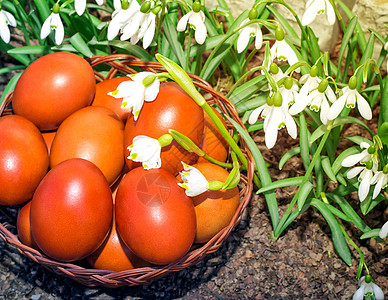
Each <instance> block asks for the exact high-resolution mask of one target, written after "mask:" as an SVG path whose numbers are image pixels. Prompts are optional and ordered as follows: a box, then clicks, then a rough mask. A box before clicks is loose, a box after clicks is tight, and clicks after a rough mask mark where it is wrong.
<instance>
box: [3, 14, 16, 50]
mask: <svg viewBox="0 0 388 300" xmlns="http://www.w3.org/2000/svg"><path fill="white" fill-rule="evenodd" d="M8 26H12V27H16V20H15V17H14V16H13V15H12V14H11V13H9V12H8V11H5V10H4V9H1V8H0V37H1V39H2V40H3V41H4V42H5V43H9V41H10V39H11V33H10V31H9V28H8Z"/></svg>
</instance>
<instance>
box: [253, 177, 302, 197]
mask: <svg viewBox="0 0 388 300" xmlns="http://www.w3.org/2000/svg"><path fill="white" fill-rule="evenodd" d="M302 181H303V177H302V176H298V177H291V178H285V179H281V180H277V181H274V182H272V183H270V184H268V185H265V186H263V187H262V188H261V189H259V190H258V191H257V192H256V194H261V193H264V192H268V191H271V190H274V189H278V188H283V187H287V186H292V185H300V184H301V183H302Z"/></svg>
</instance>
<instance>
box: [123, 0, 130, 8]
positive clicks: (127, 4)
mask: <svg viewBox="0 0 388 300" xmlns="http://www.w3.org/2000/svg"><path fill="white" fill-rule="evenodd" d="M128 8H129V1H128V0H123V1H122V2H121V9H122V10H127V9H128Z"/></svg>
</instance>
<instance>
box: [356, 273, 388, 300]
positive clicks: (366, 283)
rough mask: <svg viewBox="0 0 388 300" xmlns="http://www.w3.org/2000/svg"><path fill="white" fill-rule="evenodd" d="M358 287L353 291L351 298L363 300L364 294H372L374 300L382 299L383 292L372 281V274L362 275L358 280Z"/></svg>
mask: <svg viewBox="0 0 388 300" xmlns="http://www.w3.org/2000/svg"><path fill="white" fill-rule="evenodd" d="M358 285H359V286H360V288H359V289H358V290H357V291H356V292H355V293H354V295H353V300H363V299H364V296H365V295H369V296H372V295H374V299H376V300H384V293H383V291H382V290H381V288H380V287H379V286H378V285H377V284H375V283H373V282H372V276H370V275H369V274H368V275H366V276H362V277H361V278H360V280H359V281H358Z"/></svg>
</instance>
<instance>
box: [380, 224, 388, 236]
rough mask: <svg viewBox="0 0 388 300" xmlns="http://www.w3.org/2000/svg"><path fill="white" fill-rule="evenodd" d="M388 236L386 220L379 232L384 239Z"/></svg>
mask: <svg viewBox="0 0 388 300" xmlns="http://www.w3.org/2000/svg"><path fill="white" fill-rule="evenodd" d="M387 236H388V221H387V222H385V224H384V225H383V227H381V229H380V232H379V237H380V238H382V239H385V238H386V237H387Z"/></svg>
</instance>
